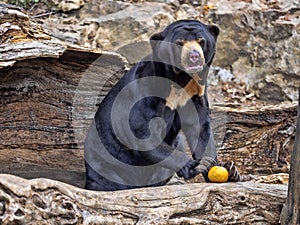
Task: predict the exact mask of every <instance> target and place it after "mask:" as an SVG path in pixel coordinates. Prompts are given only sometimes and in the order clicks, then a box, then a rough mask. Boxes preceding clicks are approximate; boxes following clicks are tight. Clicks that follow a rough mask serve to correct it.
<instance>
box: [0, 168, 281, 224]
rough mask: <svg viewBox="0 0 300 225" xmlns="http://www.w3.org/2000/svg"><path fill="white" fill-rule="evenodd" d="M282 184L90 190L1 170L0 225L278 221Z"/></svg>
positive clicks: (264, 222)
mask: <svg viewBox="0 0 300 225" xmlns="http://www.w3.org/2000/svg"><path fill="white" fill-rule="evenodd" d="M286 193H287V186H285V185H271V184H259V183H252V182H244V183H224V184H206V183H202V184H188V185H170V186H164V187H158V188H143V189H134V190H126V191H117V192H93V191H87V190H83V189H79V188H76V187H74V186H71V185H67V184H64V183H61V182H59V181H54V180H48V179H33V180H25V179H22V178H19V177H15V176H12V175H4V174H2V175H0V221H1V224H3V225H6V224H35V225H40V224H95V225H96V224H220V225H221V224H251V225H253V224H257V225H258V224H259V225H261V224H278V222H279V215H280V212H281V208H282V205H283V203H284V202H285V199H286Z"/></svg>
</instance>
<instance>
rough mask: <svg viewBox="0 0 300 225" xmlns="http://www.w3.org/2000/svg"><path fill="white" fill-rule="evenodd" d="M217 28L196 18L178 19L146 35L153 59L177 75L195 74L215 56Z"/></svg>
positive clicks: (209, 63)
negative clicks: (150, 34) (155, 32)
mask: <svg viewBox="0 0 300 225" xmlns="http://www.w3.org/2000/svg"><path fill="white" fill-rule="evenodd" d="M218 35H219V28H218V27H217V26H215V25H206V24H203V23H201V22H200V21H197V20H179V21H176V22H174V23H172V24H170V25H169V26H167V27H166V28H165V29H164V30H163V31H162V32H160V33H157V34H154V35H153V36H152V37H151V38H150V43H151V46H152V52H153V61H155V62H160V63H163V64H165V65H169V66H171V67H172V70H173V72H175V73H176V74H179V73H181V72H185V73H187V74H195V73H199V72H201V71H202V70H203V68H204V66H210V65H211V63H212V60H213V58H214V55H215V47H216V40H217V37H218Z"/></svg>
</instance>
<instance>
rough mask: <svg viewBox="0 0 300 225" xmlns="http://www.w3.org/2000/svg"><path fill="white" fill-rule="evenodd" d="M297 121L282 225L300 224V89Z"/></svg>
mask: <svg viewBox="0 0 300 225" xmlns="http://www.w3.org/2000/svg"><path fill="white" fill-rule="evenodd" d="M297 120H298V122H297V132H296V139H295V144H294V148H293V152H292V158H291V171H290V179H289V189H288V196H287V201H286V204H285V205H284V207H283V210H282V215H281V224H284V225H295V224H300V87H299V101H298V119H297Z"/></svg>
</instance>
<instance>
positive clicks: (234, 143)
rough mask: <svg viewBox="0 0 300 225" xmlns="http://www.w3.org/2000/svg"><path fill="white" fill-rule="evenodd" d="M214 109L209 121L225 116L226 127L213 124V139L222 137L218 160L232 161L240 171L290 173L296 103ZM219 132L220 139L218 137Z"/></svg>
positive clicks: (261, 173)
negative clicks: (214, 136)
mask: <svg viewBox="0 0 300 225" xmlns="http://www.w3.org/2000/svg"><path fill="white" fill-rule="evenodd" d="M224 109H225V110H224ZM213 111H215V112H214V113H213V114H215V115H216V116H215V117H214V115H213V118H212V121H214V120H216V121H218V120H221V119H222V118H224V115H226V117H227V118H225V119H227V122H226V124H225V126H226V127H225V128H224V127H218V125H216V126H215V128H214V129H213V131H214V134H215V135H216V136H217V138H216V139H220V140H223V142H222V143H221V147H220V150H219V152H218V154H219V156H220V160H221V161H227V160H233V161H234V162H235V164H236V165H237V166H238V168H239V170H240V171H241V172H242V173H243V174H260V175H266V174H272V173H288V172H289V166H290V164H289V162H290V157H291V151H292V147H293V143H294V135H295V132H296V117H297V104H296V103H291V104H282V105H267V106H265V107H261V106H258V107H244V108H243V107H240V108H238V109H234V108H230V107H225V108H218V107H217V108H215V109H213ZM218 117H219V118H218ZM224 129H225V134H224V131H223V130H224ZM220 134H221V135H223V138H222V137H218V135H220Z"/></svg>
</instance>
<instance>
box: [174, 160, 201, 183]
mask: <svg viewBox="0 0 300 225" xmlns="http://www.w3.org/2000/svg"><path fill="white" fill-rule="evenodd" d="M198 165H199V162H198V161H196V160H192V159H191V160H189V161H188V162H187V163H186V164H185V165H184V166H183V167H182V168H181V170H179V171H178V172H177V175H178V176H179V177H183V178H184V179H186V180H187V179H191V178H193V177H194V176H196V175H197V174H199V173H200V171H199V170H198V169H197V168H196V166H198Z"/></svg>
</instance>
